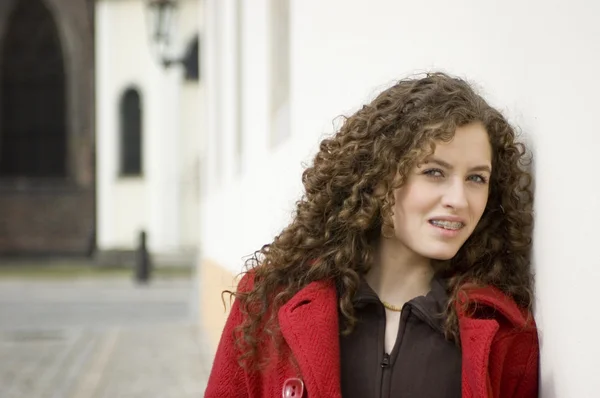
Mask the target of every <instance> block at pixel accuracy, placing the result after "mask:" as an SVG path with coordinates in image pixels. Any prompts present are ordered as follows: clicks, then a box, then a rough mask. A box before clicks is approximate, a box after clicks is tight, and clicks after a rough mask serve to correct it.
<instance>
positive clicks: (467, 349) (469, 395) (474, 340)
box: [456, 285, 529, 398]
mask: <svg viewBox="0 0 600 398" xmlns="http://www.w3.org/2000/svg"><path fill="white" fill-rule="evenodd" d="M458 297H459V299H458V300H457V306H456V309H457V313H458V318H459V329H460V341H461V345H462V352H463V365H462V379H463V383H462V384H463V397H464V398H491V396H492V395H491V392H490V379H489V374H488V369H489V366H488V362H489V357H490V351H491V348H492V342H493V340H494V337H495V336H496V333H497V332H498V329H499V328H500V325H499V323H498V321H497V320H496V319H487V318H483V319H481V318H477V317H472V316H470V315H469V314H468V313H467V311H466V307H468V306H469V305H471V304H475V305H478V306H486V307H491V308H493V309H494V310H496V311H498V312H499V313H500V314H502V315H503V316H504V317H505V318H506V319H507V320H508V321H510V322H511V324H512V325H513V326H515V327H525V326H527V325H528V324H529V320H528V319H527V317H526V316H525V315H524V313H523V312H522V311H521V310H520V309H519V307H518V306H517V305H516V304H515V303H514V301H512V300H511V299H510V298H508V297H507V296H506V295H505V294H503V293H502V292H500V291H499V290H497V289H495V288H493V287H489V286H487V287H475V286H469V285H466V286H463V289H462V291H461V292H460V293H459V296H458Z"/></svg>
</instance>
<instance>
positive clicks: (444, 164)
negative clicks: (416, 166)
mask: <svg viewBox="0 0 600 398" xmlns="http://www.w3.org/2000/svg"><path fill="white" fill-rule="evenodd" d="M423 163H424V164H428V163H434V164H437V165H438V166H442V167H444V168H446V169H448V170H452V169H453V168H454V167H453V166H452V165H451V164H450V163H448V162H445V161H443V160H441V159H437V158H428V159H426V160H425V162H423ZM469 171H487V172H488V173H490V174H491V173H492V168H491V167H490V166H488V165H480V166H474V167H471V168H470V169H469Z"/></svg>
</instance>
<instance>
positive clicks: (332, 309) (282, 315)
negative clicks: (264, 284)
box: [278, 282, 341, 398]
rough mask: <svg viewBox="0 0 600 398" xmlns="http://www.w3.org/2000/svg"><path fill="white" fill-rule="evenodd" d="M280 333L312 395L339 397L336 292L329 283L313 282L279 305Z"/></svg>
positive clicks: (313, 396) (315, 396)
mask: <svg viewBox="0 0 600 398" xmlns="http://www.w3.org/2000/svg"><path fill="white" fill-rule="evenodd" d="M278 318H279V325H280V328H281V333H282V335H283V338H284V339H285V341H286V343H287V344H288V345H289V347H290V349H291V351H292V354H293V355H294V358H295V359H296V360H297V362H298V365H299V367H300V371H301V373H302V376H301V377H302V378H303V380H304V383H305V385H306V390H307V392H308V396H309V397H311V398H317V397H322V398H330V397H332V398H340V397H341V387H340V367H339V362H340V347H339V326H338V311H337V294H336V290H335V287H334V285H333V284H332V283H328V282H313V283H311V284H309V285H308V286H306V287H305V288H304V289H302V290H301V291H300V292H298V293H297V294H296V295H294V297H293V298H292V299H291V300H290V301H288V302H287V303H286V304H285V305H284V306H282V307H281V309H280V310H279V313H278Z"/></svg>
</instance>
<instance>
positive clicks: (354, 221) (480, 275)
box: [230, 73, 533, 364]
mask: <svg viewBox="0 0 600 398" xmlns="http://www.w3.org/2000/svg"><path fill="white" fill-rule="evenodd" d="M475 121H478V122H480V123H482V124H483V125H484V126H485V128H486V130H487V132H488V134H489V139H490V143H491V146H492V152H493V159H492V169H493V174H492V176H491V180H490V188H489V189H490V194H489V199H488V202H487V207H486V209H485V211H484V213H483V216H482V217H481V220H480V221H479V224H478V225H477V227H476V228H475V230H474V232H473V234H472V235H471V236H470V238H469V239H468V240H467V241H466V242H465V244H464V245H463V246H462V247H461V249H460V250H459V251H458V253H457V254H456V256H455V257H454V258H452V259H451V260H448V261H436V262H434V264H435V267H436V270H437V272H438V273H439V274H440V275H442V276H444V277H446V278H448V290H449V292H448V293H449V295H450V302H449V304H448V307H447V310H446V311H447V314H446V315H447V317H446V319H447V320H446V335H447V337H448V338H449V339H451V340H454V341H456V342H457V343H458V341H459V336H458V318H457V314H456V309H455V306H454V303H455V301H456V297H457V294H458V288H459V287H460V286H461V285H462V284H463V283H465V282H466V281H469V282H473V283H477V284H482V285H491V286H494V287H496V288H498V289H500V290H501V291H503V292H504V293H505V294H507V295H508V296H510V297H511V298H512V299H513V300H514V301H515V302H516V303H517V305H519V306H520V307H521V308H523V309H530V307H531V304H532V293H531V284H532V276H531V273H530V261H529V254H530V249H531V229H532V222H533V217H532V202H533V198H532V194H531V189H530V184H531V176H530V174H529V173H528V172H527V170H526V159H527V156H526V155H527V154H526V151H525V147H524V146H523V144H521V143H518V142H517V141H516V134H515V131H514V129H513V128H512V127H511V125H510V124H509V123H508V121H507V120H506V118H505V117H504V116H503V115H502V114H501V113H500V112H499V111H497V110H496V109H494V108H492V107H491V106H490V105H488V103H487V102H486V101H485V100H484V99H483V98H482V97H481V96H479V95H478V94H477V93H475V91H474V90H473V89H472V87H471V86H470V85H469V84H468V83H467V82H465V81H464V80H461V79H459V78H455V77H451V76H448V75H446V74H443V73H431V74H427V75H426V76H424V77H422V78H408V79H405V80H401V81H399V82H397V83H396V84H394V85H393V86H392V87H390V88H388V89H387V90H385V91H383V92H382V93H381V94H379V95H378V96H377V97H376V98H375V100H373V101H372V102H371V103H370V104H368V105H365V106H363V107H362V108H361V109H360V110H358V111H357V112H356V113H354V114H353V115H352V116H350V117H347V118H345V120H344V122H343V125H342V126H341V128H340V129H339V131H338V132H337V133H336V134H335V135H333V136H332V137H331V138H328V139H325V140H323V141H322V142H321V144H320V149H319V151H318V153H317V154H316V156H315V158H314V161H313V164H312V165H311V166H310V167H308V168H307V169H306V170H305V171H304V173H303V175H302V181H303V184H304V190H305V192H304V195H303V196H302V198H301V199H300V200H299V201H298V202H297V204H296V210H295V214H294V217H293V221H292V222H291V223H290V224H289V225H288V226H287V227H285V228H284V229H283V231H282V232H281V233H280V234H279V235H278V236H276V237H275V239H274V240H273V242H272V243H270V244H267V245H265V246H263V247H262V248H261V249H260V250H258V251H257V252H255V253H254V255H253V256H252V257H251V258H250V259H249V260H248V261H247V262H246V266H247V268H248V270H247V271H246V272H251V273H252V274H253V279H254V283H253V286H252V288H251V289H250V290H249V291H243V290H240V289H238V291H237V292H235V293H232V292H230V293H231V294H232V295H234V296H235V298H236V299H237V300H238V301H239V303H240V309H241V311H242V313H243V314H244V321H243V323H242V324H241V325H239V327H238V329H237V336H238V338H237V344H238V348H239V349H240V352H241V358H240V361H241V363H246V361H247V360H251V363H254V364H257V363H259V362H260V361H257V359H261V358H260V352H259V350H258V348H259V345H260V344H261V343H260V342H261V341H262V340H264V339H265V338H273V339H275V340H276V341H277V339H278V337H277V336H278V324H277V310H278V309H279V308H280V307H281V306H282V305H283V304H284V303H286V302H287V301H288V300H289V299H290V298H291V297H292V296H294V294H296V293H297V292H298V291H299V290H300V289H302V288H303V287H305V286H306V285H307V284H309V283H311V282H313V281H323V280H326V281H330V282H332V283H335V285H336V286H337V288H338V291H339V292H340V296H339V308H340V311H341V314H343V317H344V318H345V321H346V322H345V324H346V325H347V328H346V330H345V331H344V332H345V333H349V332H351V331H352V329H353V327H354V326H355V323H356V318H355V316H354V309H353V306H352V297H353V295H354V294H355V292H356V290H357V287H358V285H359V282H360V277H361V276H362V275H364V274H365V273H366V272H367V271H368V270H369V268H370V267H371V266H372V264H373V259H374V254H375V249H376V242H377V240H378V239H379V238H380V236H381V235H382V234H384V235H386V234H387V233H389V231H393V224H392V221H391V220H392V207H393V205H394V196H393V191H394V190H395V189H396V188H398V187H400V186H402V184H403V183H404V176H407V175H408V173H409V171H410V170H411V169H412V168H413V167H414V166H415V165H416V163H418V162H419V161H420V160H422V159H423V158H424V157H425V156H427V155H429V154H431V153H432V152H433V150H434V143H435V142H436V141H439V140H442V141H449V140H450V139H452V137H453V134H454V132H455V130H456V128H457V127H460V126H463V125H466V124H468V123H471V122H475ZM381 187H383V189H381ZM376 188H377V189H376ZM386 231H388V232H386ZM269 336H270V337H269ZM278 346H279V344H278ZM262 359H264V358H262Z"/></svg>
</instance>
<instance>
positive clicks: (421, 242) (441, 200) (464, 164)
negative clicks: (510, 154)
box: [393, 123, 492, 260]
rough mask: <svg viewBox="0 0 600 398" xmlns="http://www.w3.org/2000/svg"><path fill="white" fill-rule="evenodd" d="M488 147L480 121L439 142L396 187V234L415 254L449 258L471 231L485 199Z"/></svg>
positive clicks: (490, 168) (394, 216)
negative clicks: (402, 182)
mask: <svg viewBox="0 0 600 398" xmlns="http://www.w3.org/2000/svg"><path fill="white" fill-rule="evenodd" d="M491 172H492V151H491V146H490V142H489V138H488V134H487V132H486V130H485V128H484V127H483V125H482V124H480V123H472V124H468V125H465V126H462V127H459V128H458V129H456V133H455V136H454V138H453V139H452V141H450V142H447V143H445V142H437V143H436V148H435V152H434V153H433V155H431V156H429V157H428V158H426V159H425V160H424V161H423V163H422V164H420V165H417V166H416V167H415V168H414V169H413V170H412V172H411V173H410V175H409V176H408V178H407V180H406V184H405V185H403V186H402V187H401V188H398V189H397V190H396V191H395V192H394V195H395V201H396V203H395V205H394V209H393V211H394V215H393V222H394V229H395V238H396V240H397V241H398V243H400V244H401V245H403V246H405V248H406V249H409V250H410V251H412V252H413V253H414V254H417V255H419V256H423V257H425V258H429V259H436V260H448V259H450V258H452V257H454V256H455V255H456V253H457V252H458V250H459V249H460V247H461V246H462V245H463V244H464V243H465V241H466V240H467V239H468V238H469V236H471V234H472V233H473V230H474V229H475V226H476V225H477V223H478V222H479V220H480V218H481V215H482V214H483V211H484V210H485V206H486V203H487V200H488V192H489V180H490V175H491Z"/></svg>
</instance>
